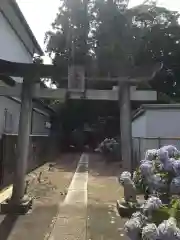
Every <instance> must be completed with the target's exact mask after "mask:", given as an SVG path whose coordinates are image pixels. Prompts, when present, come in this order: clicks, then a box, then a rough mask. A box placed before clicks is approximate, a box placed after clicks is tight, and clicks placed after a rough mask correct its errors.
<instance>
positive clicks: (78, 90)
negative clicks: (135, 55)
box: [0, 60, 162, 206]
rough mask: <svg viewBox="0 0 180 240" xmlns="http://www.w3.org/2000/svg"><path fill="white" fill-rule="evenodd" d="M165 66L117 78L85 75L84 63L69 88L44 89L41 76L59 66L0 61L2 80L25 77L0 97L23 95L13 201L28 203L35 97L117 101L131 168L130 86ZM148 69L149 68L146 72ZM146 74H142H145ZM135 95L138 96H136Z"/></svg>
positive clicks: (125, 159)
mask: <svg viewBox="0 0 180 240" xmlns="http://www.w3.org/2000/svg"><path fill="white" fill-rule="evenodd" d="M161 68H162V65H161V64H158V65H155V66H146V68H145V67H143V70H142V68H141V69H139V68H133V69H131V71H130V72H128V73H127V74H126V75H125V76H121V77H117V78H95V77H93V78H86V77H85V70H84V68H83V67H81V66H71V67H70V68H69V75H68V78H66V81H68V88H67V89H66V88H59V89H42V88H40V84H39V83H40V78H48V77H53V76H54V75H56V76H58V72H59V69H58V67H57V66H54V65H43V64H40V63H32V64H25V63H14V62H9V61H5V60H0V74H1V77H0V79H1V80H2V81H5V82H7V81H8V82H10V83H13V80H12V79H11V77H10V76H14V77H22V78H23V83H22V84H14V86H12V85H13V84H11V86H1V87H0V95H1V96H13V97H20V98H21V112H20V120H19V133H18V143H17V158H16V168H15V174H14V181H13V194H12V198H11V200H10V203H11V204H13V206H17V205H18V206H19V205H22V204H24V203H25V202H28V199H25V198H24V189H25V175H26V170H27V158H28V146H29V135H30V128H31V112H32V99H34V98H42V99H60V100H62V101H64V100H65V99H67V98H69V99H83V100H91V101H93V100H97V101H98V100H101V101H102V100H107V101H118V103H119V112H120V136H121V137H120V138H121V159H122V165H123V170H128V171H131V163H132V161H131V149H132V146H131V140H132V134H131V98H133V95H132V94H131V86H133V85H134V86H135V85H136V84H138V83H139V82H141V81H149V80H151V79H152V78H153V77H154V75H155V74H156V72H157V71H159V70H161ZM145 70H146V71H145ZM142 73H143V74H142ZM93 81H96V82H103V81H105V82H111V83H112V84H114V85H116V86H118V87H117V89H115V90H114V89H112V90H98V89H86V87H85V86H86V83H87V82H93ZM134 96H135V95H134Z"/></svg>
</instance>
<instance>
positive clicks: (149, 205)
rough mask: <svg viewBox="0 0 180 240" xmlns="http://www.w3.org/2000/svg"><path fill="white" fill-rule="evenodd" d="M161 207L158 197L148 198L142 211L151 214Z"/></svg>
mask: <svg viewBox="0 0 180 240" xmlns="http://www.w3.org/2000/svg"><path fill="white" fill-rule="evenodd" d="M160 207H162V202H161V200H160V199H159V198H158V197H154V196H152V197H150V198H149V199H148V200H147V201H146V202H145V204H144V206H143V211H144V212H148V213H149V214H151V212H152V211H153V210H157V209H159V208H160Z"/></svg>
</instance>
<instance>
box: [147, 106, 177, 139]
mask: <svg viewBox="0 0 180 240" xmlns="http://www.w3.org/2000/svg"><path fill="white" fill-rule="evenodd" d="M146 116H147V136H148V137H180V109H157V110H147V112H146Z"/></svg>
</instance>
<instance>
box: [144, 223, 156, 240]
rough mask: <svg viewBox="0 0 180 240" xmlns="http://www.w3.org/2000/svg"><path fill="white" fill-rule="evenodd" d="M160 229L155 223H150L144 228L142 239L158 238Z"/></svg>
mask: <svg viewBox="0 0 180 240" xmlns="http://www.w3.org/2000/svg"><path fill="white" fill-rule="evenodd" d="M158 235H159V234H158V229H157V227H156V225H155V224H154V223H149V224H147V225H146V226H145V227H143V229H142V240H157V239H158Z"/></svg>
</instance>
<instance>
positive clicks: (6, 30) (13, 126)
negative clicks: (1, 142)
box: [0, 3, 49, 138]
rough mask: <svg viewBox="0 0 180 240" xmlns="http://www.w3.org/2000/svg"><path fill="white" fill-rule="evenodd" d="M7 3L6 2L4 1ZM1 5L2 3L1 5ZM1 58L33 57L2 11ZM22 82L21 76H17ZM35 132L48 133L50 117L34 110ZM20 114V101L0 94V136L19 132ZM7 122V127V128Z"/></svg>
mask: <svg viewBox="0 0 180 240" xmlns="http://www.w3.org/2000/svg"><path fill="white" fill-rule="evenodd" d="M4 4H5V3H4ZM0 6H1V5H0ZM4 6H6V4H5V5H4ZM0 58H2V59H5V60H9V61H15V62H23V63H31V62H32V57H31V55H30V53H29V52H28V51H27V49H26V48H25V46H24V45H23V43H22V42H21V41H20V39H19V37H18V36H17V35H16V33H15V32H14V30H13V29H12V28H11V26H10V25H9V23H8V22H7V21H6V19H5V18H4V17H3V15H2V13H1V12H0ZM15 80H17V81H18V82H21V81H22V79H21V78H15ZM5 109H7V113H8V114H7V115H8V120H7V118H6V120H5ZM33 112H34V114H33V126H32V128H33V132H32V133H33V134H48V133H49V130H48V129H46V128H45V127H44V126H45V125H44V122H45V121H46V120H47V119H49V117H46V116H44V115H42V114H40V113H37V112H35V111H33ZM19 115H20V103H19V102H16V101H13V100H12V99H10V98H7V97H2V96H0V138H1V135H2V133H4V132H7V131H8V132H9V133H13V134H17V133H18V125H19ZM5 122H6V128H5Z"/></svg>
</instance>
